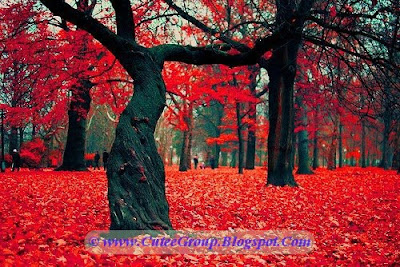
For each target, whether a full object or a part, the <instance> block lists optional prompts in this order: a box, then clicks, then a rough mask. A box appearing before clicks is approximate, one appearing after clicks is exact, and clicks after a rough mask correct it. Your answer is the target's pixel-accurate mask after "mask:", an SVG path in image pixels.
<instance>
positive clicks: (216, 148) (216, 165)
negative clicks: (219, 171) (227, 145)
mask: <svg viewBox="0 0 400 267" xmlns="http://www.w3.org/2000/svg"><path fill="white" fill-rule="evenodd" d="M220 154H221V146H220V145H218V144H215V156H214V158H215V168H218V167H219V157H220Z"/></svg>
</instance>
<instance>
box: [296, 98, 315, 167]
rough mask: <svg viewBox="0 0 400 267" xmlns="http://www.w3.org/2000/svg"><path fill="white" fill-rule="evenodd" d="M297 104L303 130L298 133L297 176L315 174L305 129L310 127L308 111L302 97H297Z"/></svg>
mask: <svg viewBox="0 0 400 267" xmlns="http://www.w3.org/2000/svg"><path fill="white" fill-rule="evenodd" d="M296 102H297V103H296V104H297V106H298V107H299V112H300V126H301V127H302V129H301V130H300V131H299V132H298V133H297V136H298V140H299V141H298V142H299V144H298V155H299V168H298V170H297V174H314V172H313V171H312V170H311V168H310V158H309V155H308V154H309V151H308V132H307V130H306V129H305V127H306V126H307V125H308V121H307V110H306V106H305V105H304V103H303V99H302V96H297V97H296Z"/></svg>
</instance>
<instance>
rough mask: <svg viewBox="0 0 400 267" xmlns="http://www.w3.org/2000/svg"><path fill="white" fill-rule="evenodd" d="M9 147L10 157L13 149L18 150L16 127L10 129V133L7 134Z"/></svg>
mask: <svg viewBox="0 0 400 267" xmlns="http://www.w3.org/2000/svg"><path fill="white" fill-rule="evenodd" d="M8 140H9V147H8V153H9V154H10V155H11V153H12V151H13V150H14V149H17V150H18V129H17V128H16V127H11V132H10V134H9V139H8Z"/></svg>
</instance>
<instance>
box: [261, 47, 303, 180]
mask: <svg viewBox="0 0 400 267" xmlns="http://www.w3.org/2000/svg"><path fill="white" fill-rule="evenodd" d="M299 45H300V42H299V41H296V40H289V41H288V43H287V44H286V45H284V46H282V47H280V48H278V49H276V50H274V53H273V55H272V58H271V62H270V65H269V68H268V69H267V70H268V75H269V78H270V82H269V103H270V104H269V116H270V130H269V135H268V178H267V184H272V185H278V186H283V185H290V186H297V184H296V182H295V180H294V176H293V162H292V157H291V153H292V150H293V134H294V129H293V128H294V127H293V126H294V123H293V120H294V105H293V85H294V78H295V75H296V58H297V51H298V48H299Z"/></svg>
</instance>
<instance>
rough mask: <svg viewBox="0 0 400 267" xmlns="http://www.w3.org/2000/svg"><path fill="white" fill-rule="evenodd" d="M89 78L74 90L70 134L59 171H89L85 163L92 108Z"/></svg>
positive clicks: (69, 124) (69, 123)
mask: <svg viewBox="0 0 400 267" xmlns="http://www.w3.org/2000/svg"><path fill="white" fill-rule="evenodd" d="M92 86H93V84H92V83H91V82H90V81H89V80H81V81H80V85H79V87H77V88H74V89H73V90H72V97H71V102H70V107H69V110H68V119H69V120H68V134H67V143H66V145H65V151H64V156H63V162H62V164H61V166H60V167H58V168H57V169H56V170H57V171H87V168H86V164H85V143H86V119H87V115H88V113H89V109H90V103H91V100H92V99H91V97H90V88H91V87H92Z"/></svg>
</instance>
